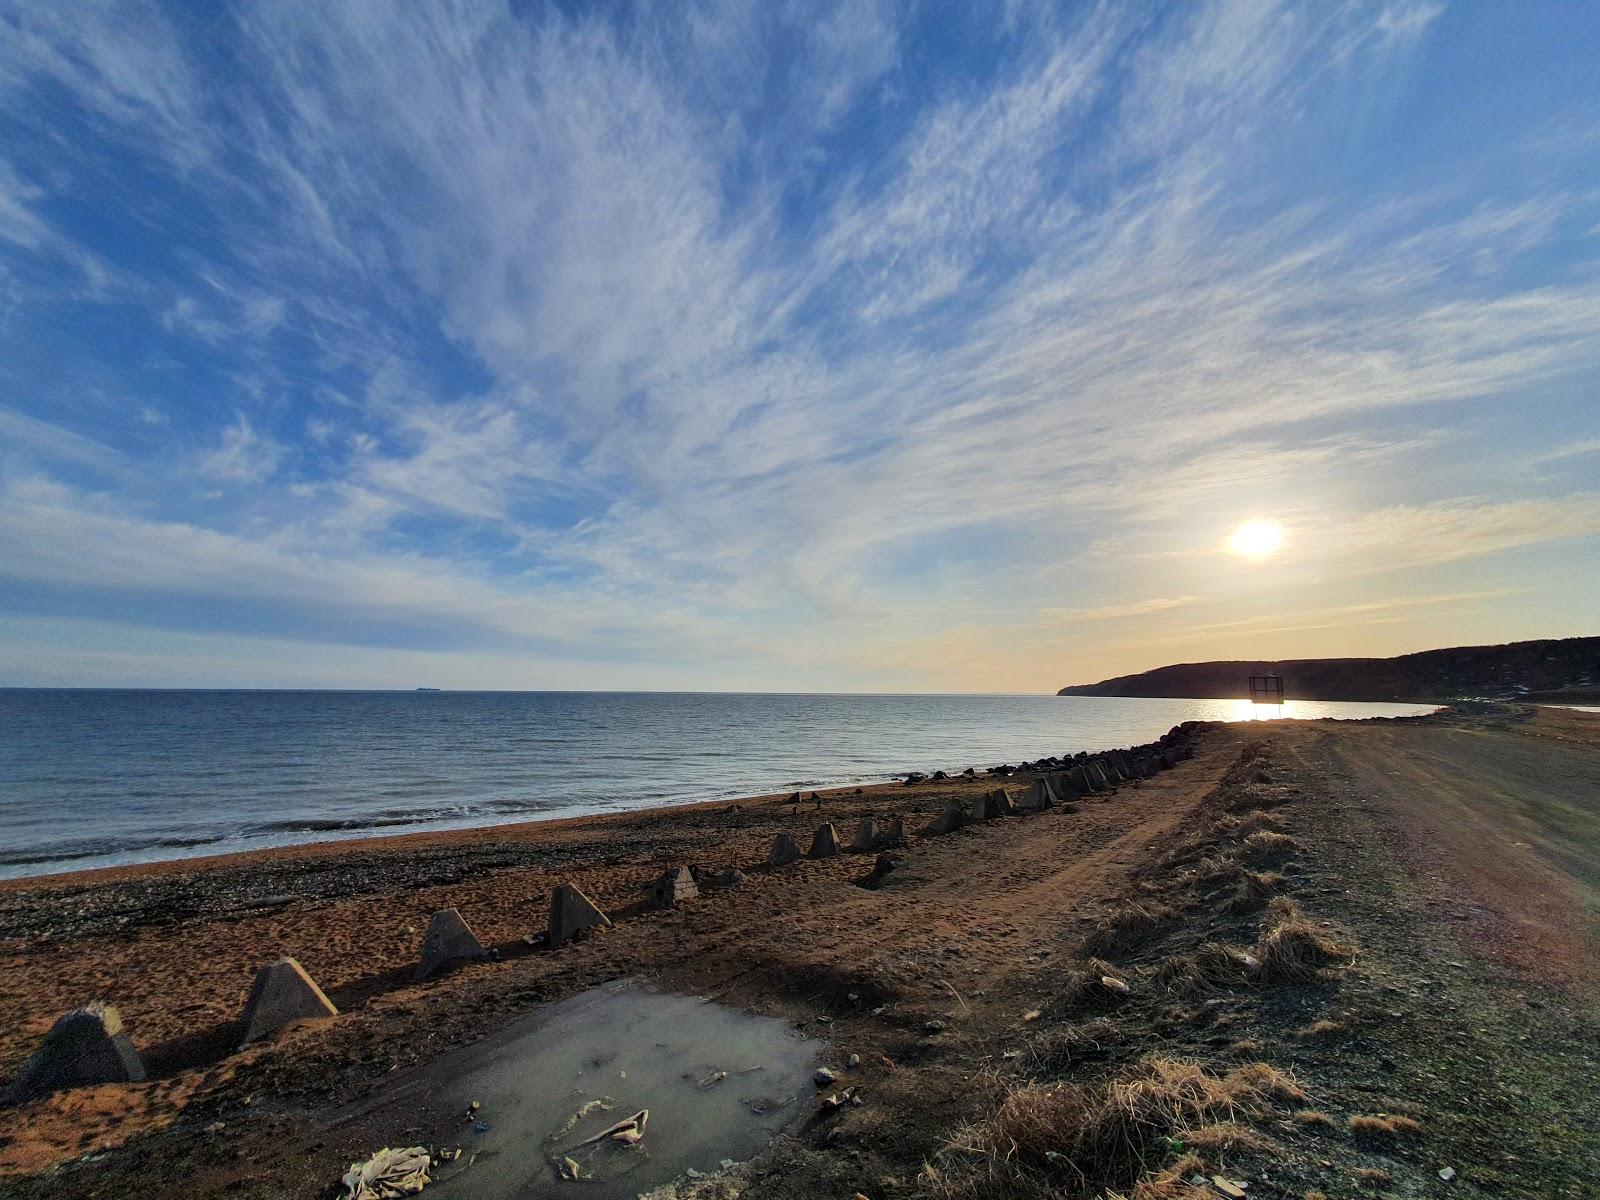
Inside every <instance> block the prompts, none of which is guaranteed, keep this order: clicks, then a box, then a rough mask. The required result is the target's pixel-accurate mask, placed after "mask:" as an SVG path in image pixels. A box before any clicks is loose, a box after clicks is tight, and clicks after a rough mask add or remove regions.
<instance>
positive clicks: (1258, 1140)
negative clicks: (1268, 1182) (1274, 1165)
mask: <svg viewBox="0 0 1600 1200" xmlns="http://www.w3.org/2000/svg"><path fill="white" fill-rule="evenodd" d="M1177 1136H1178V1140H1179V1141H1181V1142H1182V1143H1183V1144H1184V1145H1185V1146H1186V1147H1188V1148H1189V1149H1191V1150H1195V1151H1197V1152H1199V1153H1200V1154H1202V1155H1204V1154H1216V1155H1221V1154H1227V1153H1229V1152H1230V1151H1240V1150H1246V1151H1254V1152H1255V1153H1258V1154H1272V1153H1274V1152H1276V1151H1277V1150H1278V1146H1277V1144H1276V1143H1275V1142H1273V1140H1272V1139H1271V1138H1269V1137H1265V1136H1263V1135H1262V1134H1260V1133H1257V1132H1256V1131H1255V1130H1254V1129H1251V1128H1250V1127H1249V1126H1248V1125H1240V1124H1239V1123H1238V1122H1237V1121H1225V1122H1223V1123H1221V1124H1219V1125H1206V1126H1203V1127H1202V1128H1200V1129H1186V1130H1182V1131H1180V1132H1179V1133H1178V1135H1177Z"/></svg>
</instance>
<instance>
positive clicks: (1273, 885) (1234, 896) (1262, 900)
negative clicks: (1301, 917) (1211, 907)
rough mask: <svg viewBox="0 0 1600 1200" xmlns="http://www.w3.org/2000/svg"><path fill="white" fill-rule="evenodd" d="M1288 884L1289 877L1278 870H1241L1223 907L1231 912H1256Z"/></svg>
mask: <svg viewBox="0 0 1600 1200" xmlns="http://www.w3.org/2000/svg"><path fill="white" fill-rule="evenodd" d="M1288 886H1289V880H1288V877H1287V876H1284V875H1280V874H1279V873H1278V872H1277V871H1241V872H1240V873H1239V882H1238V883H1237V884H1236V885H1235V886H1234V889H1233V891H1232V892H1230V893H1229V894H1228V898H1227V899H1226V900H1224V901H1223V902H1222V907H1223V908H1224V909H1225V910H1227V911H1228V912H1231V913H1246V912H1255V911H1256V910H1257V909H1258V908H1260V907H1261V906H1262V905H1264V904H1266V903H1267V901H1269V900H1271V899H1272V898H1273V897H1274V896H1276V895H1278V894H1279V893H1280V892H1282V891H1283V889H1284V888H1286V887H1288Z"/></svg>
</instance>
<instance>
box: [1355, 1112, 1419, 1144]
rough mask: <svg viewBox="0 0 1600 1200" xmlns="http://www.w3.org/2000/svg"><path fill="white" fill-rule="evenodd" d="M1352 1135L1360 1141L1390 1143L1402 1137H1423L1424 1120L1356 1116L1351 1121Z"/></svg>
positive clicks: (1386, 1115) (1387, 1116)
mask: <svg viewBox="0 0 1600 1200" xmlns="http://www.w3.org/2000/svg"><path fill="white" fill-rule="evenodd" d="M1349 1129H1350V1136H1351V1137H1353V1138H1355V1139H1356V1141H1358V1142H1372V1143H1377V1144H1383V1145H1388V1144H1390V1143H1393V1142H1395V1141H1397V1140H1398V1139H1400V1138H1402V1137H1421V1136H1422V1122H1421V1121H1418V1120H1415V1119H1414V1118H1412V1117H1396V1116H1390V1115H1388V1114H1383V1115H1379V1116H1354V1117H1351V1118H1350V1121H1349Z"/></svg>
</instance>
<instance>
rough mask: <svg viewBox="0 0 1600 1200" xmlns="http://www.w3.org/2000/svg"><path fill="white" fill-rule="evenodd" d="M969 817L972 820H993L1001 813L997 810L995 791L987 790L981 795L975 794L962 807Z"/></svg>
mask: <svg viewBox="0 0 1600 1200" xmlns="http://www.w3.org/2000/svg"><path fill="white" fill-rule="evenodd" d="M962 811H963V812H965V813H966V815H967V819H968V820H971V821H992V820H994V819H995V818H996V817H998V816H999V815H1000V814H999V813H998V812H996V811H995V807H994V793H993V792H985V793H984V794H983V795H981V796H974V797H972V798H971V799H970V800H968V801H967V803H966V805H965V806H964V807H963V809H962Z"/></svg>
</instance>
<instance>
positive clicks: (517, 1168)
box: [341, 983, 822, 1200]
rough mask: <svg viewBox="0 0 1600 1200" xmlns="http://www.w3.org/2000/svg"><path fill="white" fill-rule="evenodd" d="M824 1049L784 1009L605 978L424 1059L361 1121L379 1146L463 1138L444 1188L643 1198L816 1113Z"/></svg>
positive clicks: (602, 1199)
mask: <svg viewBox="0 0 1600 1200" xmlns="http://www.w3.org/2000/svg"><path fill="white" fill-rule="evenodd" d="M821 1049H822V1043H821V1042H818V1041H814V1040H807V1039H805V1038H802V1037H801V1036H799V1035H798V1034H797V1033H796V1032H795V1031H794V1030H793V1028H792V1027H791V1026H790V1025H789V1024H788V1023H787V1022H784V1021H781V1020H777V1019H774V1018H771V1017H761V1016H754V1015H751V1014H749V1013H745V1012H740V1011H738V1010H735V1009H731V1008H727V1007H725V1006H723V1005H719V1004H715V1003H712V1002H710V1001H706V1000H702V999H699V998H697V997H691V996H675V995H669V994H665V993H661V992H656V991H652V990H650V989H648V988H645V987H642V986H639V985H637V984H631V983H623V984H608V985H605V986H602V987H598V988H593V989H591V990H590V991H587V992H584V993H582V994H580V995H577V996H573V997H571V998H570V999H568V1000H564V1001H562V1002H561V1003H559V1004H555V1005H552V1006H550V1007H549V1008H546V1009H542V1010H541V1011H540V1012H539V1013H537V1014H535V1015H533V1016H530V1017H528V1018H525V1019H524V1020H522V1021H520V1022H518V1023H516V1024H515V1025H513V1026H511V1027H510V1028H509V1029H507V1030H505V1031H504V1032H503V1033H501V1034H498V1035H495V1036H494V1037H491V1038H486V1039H485V1040H484V1041H482V1042H479V1043H476V1044H474V1045H472V1046H468V1047H466V1048H464V1049H463V1050H461V1051H459V1052H456V1053H453V1054H450V1055H446V1056H444V1057H443V1058H441V1059H440V1060H439V1061H437V1062H434V1063H430V1064H428V1065H427V1066H425V1067H423V1068H419V1069H418V1070H417V1071H416V1072H414V1073H413V1074H412V1075H411V1076H410V1077H408V1078H406V1079H404V1080H403V1081H399V1082H397V1083H396V1084H395V1085H394V1086H392V1087H391V1088H388V1089H385V1091H384V1093H383V1094H382V1095H380V1096H378V1097H377V1098H376V1101H375V1103H374V1104H372V1105H370V1106H368V1107H367V1108H366V1109H365V1111H364V1112H363V1113H361V1114H360V1115H359V1116H356V1117H355V1118H354V1119H353V1121H352V1122H351V1123H353V1124H354V1125H355V1126H356V1127H357V1128H359V1129H360V1130H361V1131H362V1134H363V1136H365V1137H368V1138H371V1139H373V1141H372V1145H373V1148H374V1149H376V1148H377V1147H378V1146H379V1145H383V1144H388V1145H391V1146H403V1145H411V1144H420V1143H423V1142H430V1143H431V1144H432V1145H433V1146H434V1147H460V1149H461V1156H460V1158H459V1159H457V1160H456V1161H455V1162H454V1163H449V1164H447V1165H444V1166H442V1167H440V1168H438V1169H437V1170H436V1171H435V1173H434V1182H433V1183H432V1184H431V1185H430V1186H429V1187H428V1188H427V1189H426V1192H425V1195H427V1196H430V1197H431V1196H438V1197H440V1200H449V1197H452V1196H456V1197H471V1198H472V1200H511V1198H513V1197H515V1198H518V1200H522V1198H525V1197H544V1196H567V1195H570V1196H574V1197H584V1198H593V1200H611V1198H613V1197H616V1198H623V1197H626V1198H628V1200H632V1198H633V1197H635V1196H637V1195H639V1194H640V1193H641V1192H645V1191H648V1190H649V1189H651V1188H653V1187H656V1186H658V1185H660V1184H663V1183H666V1182H668V1181H671V1180H673V1179H676V1178H678V1177H680V1176H683V1175H686V1174H688V1173H689V1172H690V1171H696V1172H701V1173H705V1174H711V1173H713V1172H715V1171H717V1170H718V1169H719V1168H720V1167H721V1165H722V1164H723V1163H725V1162H728V1161H734V1162H742V1161H744V1160H746V1159H748V1158H749V1157H750V1156H751V1155H753V1154H755V1153H756V1152H757V1151H759V1150H761V1149H762V1148H763V1147H764V1146H766V1145H767V1143H768V1142H770V1141H771V1140H772V1138H773V1136H774V1135H775V1134H776V1133H778V1131H779V1130H781V1129H782V1128H783V1127H784V1126H785V1125H787V1124H788V1123H789V1122H790V1121H792V1120H794V1119H795V1118H796V1117H798V1116H799V1115H801V1113H802V1112H805V1111H808V1106H809V1103H810V1101H811V1099H812V1093H813V1092H814V1091H815V1089H814V1087H813V1085H812V1082H811V1074H812V1072H813V1070H814V1069H815V1067H816V1063H817V1056H818V1054H819V1052H820V1051H821ZM473 1102H476V1103H477V1105H478V1107H477V1108H476V1109H472V1108H471V1105H472V1104H473ZM641 1113H648V1116H647V1117H643V1118H641V1117H639V1114H641ZM630 1120H631V1124H630ZM343 1123H344V1122H341V1124H343ZM619 1126H620V1128H618V1127H619ZM574 1176H576V1178H574Z"/></svg>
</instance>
